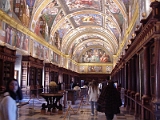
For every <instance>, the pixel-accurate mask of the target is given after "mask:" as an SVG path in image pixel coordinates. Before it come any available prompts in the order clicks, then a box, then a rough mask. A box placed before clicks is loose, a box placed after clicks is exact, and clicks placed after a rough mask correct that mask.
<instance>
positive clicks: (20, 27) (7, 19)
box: [0, 10, 63, 55]
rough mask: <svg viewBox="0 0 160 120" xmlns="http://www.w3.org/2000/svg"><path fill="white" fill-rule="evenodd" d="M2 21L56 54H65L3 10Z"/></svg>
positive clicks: (0, 12) (1, 12)
mask: <svg viewBox="0 0 160 120" xmlns="http://www.w3.org/2000/svg"><path fill="white" fill-rule="evenodd" d="M0 19H1V20H2V21H4V22H5V23H7V24H9V25H10V26H12V27H13V28H15V29H17V30H19V31H21V32H22V33H24V34H26V35H28V36H30V37H31V38H33V39H34V40H35V41H37V42H39V43H41V44H42V45H44V46H46V47H48V48H50V49H52V50H53V51H54V52H55V53H57V54H59V55H62V54H63V53H61V52H60V51H59V50H58V49H57V48H55V47H54V46H52V45H50V44H49V43H48V42H46V41H45V40H44V39H43V38H41V37H39V36H38V35H36V34H35V33H34V32H32V31H31V30H29V29H28V28H26V27H25V26H24V25H22V24H21V23H19V22H18V21H16V20H15V19H14V18H12V17H10V16H8V15H7V14H6V13H5V12H3V11H2V10H0Z"/></svg>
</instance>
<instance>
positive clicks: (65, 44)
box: [62, 26, 118, 52]
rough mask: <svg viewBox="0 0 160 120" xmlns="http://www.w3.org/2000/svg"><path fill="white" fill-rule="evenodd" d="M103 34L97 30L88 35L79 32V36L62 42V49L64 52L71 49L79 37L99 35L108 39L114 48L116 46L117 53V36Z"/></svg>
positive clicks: (89, 32)
mask: <svg viewBox="0 0 160 120" xmlns="http://www.w3.org/2000/svg"><path fill="white" fill-rule="evenodd" d="M88 27H89V26H88ZM103 32H104V33H103ZM103 32H102V31H98V30H96V31H95V32H94V31H93V30H91V31H88V33H87V31H82V32H79V34H77V35H73V36H70V37H68V38H65V39H64V40H62V48H63V49H64V50H66V49H67V48H68V47H70V45H71V44H72V42H74V40H75V39H78V37H79V36H81V35H84V34H98V35H100V36H103V37H104V38H106V40H107V41H108V42H109V43H110V44H111V45H112V46H114V49H115V52H117V48H118V42H117V39H116V38H115V36H114V35H112V34H110V33H106V32H105V31H103ZM70 33H71V32H70ZM111 35H112V36H111Z"/></svg>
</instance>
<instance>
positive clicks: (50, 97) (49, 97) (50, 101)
mask: <svg viewBox="0 0 160 120" xmlns="http://www.w3.org/2000/svg"><path fill="white" fill-rule="evenodd" d="M40 96H42V97H43V98H44V99H45V100H46V102H47V105H46V104H45V103H43V104H42V110H45V108H48V112H51V109H55V108H57V109H58V110H62V105H61V104H60V102H59V101H60V99H61V98H62V97H63V93H62V92H60V93H40ZM58 102H59V105H58V104H57V103H58Z"/></svg>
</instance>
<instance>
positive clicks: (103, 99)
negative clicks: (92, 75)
mask: <svg viewBox="0 0 160 120" xmlns="http://www.w3.org/2000/svg"><path fill="white" fill-rule="evenodd" d="M88 95H89V101H90V103H91V115H96V114H97V106H98V105H101V104H103V105H104V106H103V107H104V111H103V112H104V113H105V115H106V119H107V120H112V119H113V118H114V114H118V113H120V108H119V107H120V106H121V105H122V103H121V98H120V93H119V91H118V90H117V88H116V87H115V85H114V82H113V81H111V80H110V81H108V85H105V86H104V87H103V89H102V90H101V92H100V89H99V87H98V83H97V81H95V80H93V81H92V82H91V83H90V84H89V87H88ZM22 97H23V95H22V91H21V89H20V87H19V84H18V81H17V80H16V79H10V80H8V82H7V85H6V90H5V92H4V94H3V96H2V97H1V99H0V108H1V109H0V120H17V114H18V113H17V102H18V101H19V100H22ZM94 108H96V110H94Z"/></svg>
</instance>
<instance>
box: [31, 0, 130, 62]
mask: <svg viewBox="0 0 160 120" xmlns="http://www.w3.org/2000/svg"><path fill="white" fill-rule="evenodd" d="M123 2H124V3H123ZM128 3H129V0H39V3H37V2H36V6H35V7H33V8H34V9H33V10H34V13H33V16H32V20H31V30H33V31H34V29H35V27H36V24H37V21H39V19H40V17H42V18H43V20H44V21H45V22H46V23H47V25H48V31H49V33H50V36H49V37H50V40H49V43H50V44H51V45H53V46H55V47H57V48H58V49H59V50H60V51H61V52H63V53H64V54H69V55H70V56H72V55H71V54H72V53H73V54H74V55H73V56H74V57H73V59H75V60H76V59H77V58H76V57H75V56H77V55H79V56H82V53H84V50H86V49H88V48H89V47H91V46H92V47H96V46H98V47H103V48H104V50H105V51H108V52H110V54H111V55H114V54H116V52H117V50H118V47H119V44H120V42H121V40H120V38H121V33H122V31H121V29H122V27H123V24H124V23H123V22H124V20H125V21H127V19H128V18H127V14H128V13H127V12H126V11H128ZM39 13H40V15H39ZM91 39H92V40H93V39H94V40H96V41H95V42H91V43H89V42H85V41H88V40H91ZM97 41H99V44H98V43H97ZM92 49H93V48H92ZM76 52H77V53H76ZM76 61H79V60H76Z"/></svg>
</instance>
